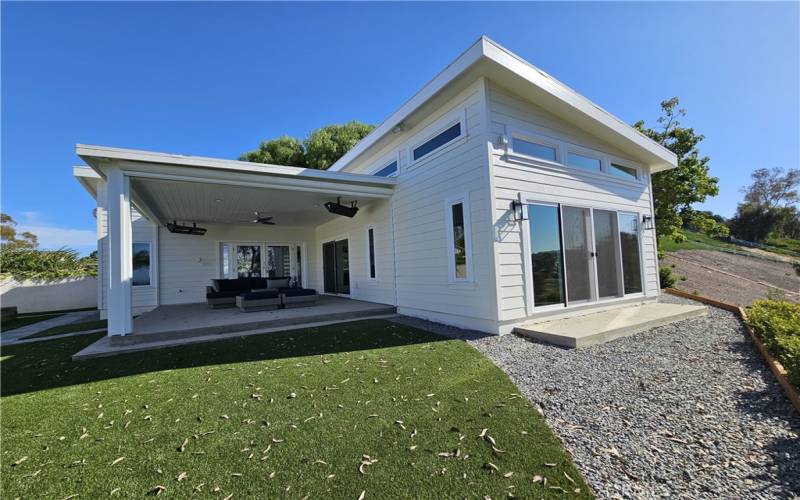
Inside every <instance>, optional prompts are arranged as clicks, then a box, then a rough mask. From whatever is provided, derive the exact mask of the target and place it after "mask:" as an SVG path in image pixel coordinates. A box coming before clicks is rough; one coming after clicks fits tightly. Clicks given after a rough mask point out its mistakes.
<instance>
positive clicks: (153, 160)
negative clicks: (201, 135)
mask: <svg viewBox="0 0 800 500" xmlns="http://www.w3.org/2000/svg"><path fill="white" fill-rule="evenodd" d="M76 153H77V155H78V156H80V157H81V158H83V159H84V160H85V161H86V162H87V163H89V164H90V165H92V163H94V162H92V160H105V159H109V160H127V161H134V162H143V163H150V164H164V165H174V166H183V167H202V168H208V169H215V170H226V171H232V172H241V173H249V174H253V175H261V176H283V177H296V178H305V179H318V180H322V181H334V182H343V183H351V184H352V183H358V184H367V185H375V186H383V187H388V188H390V189H391V188H392V187H393V186H394V185H395V184H396V183H397V181H396V180H395V179H392V178H382V177H373V176H369V175H364V174H351V173H346V172H331V171H328V170H315V169H311V168H300V167H288V166H285V165H270V164H266V163H251V162H245V161H237V160H225V159H219V158H207V157H200V156H183V155H175V154H167V153H157V152H152V151H141V150H135V149H122V148H112V147H106V146H93V145H85V144H78V145H77V146H76Z"/></svg>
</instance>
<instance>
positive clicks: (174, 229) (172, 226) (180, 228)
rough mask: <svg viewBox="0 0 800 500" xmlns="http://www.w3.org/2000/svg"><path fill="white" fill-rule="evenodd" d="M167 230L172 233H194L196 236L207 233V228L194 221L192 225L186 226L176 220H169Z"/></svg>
mask: <svg viewBox="0 0 800 500" xmlns="http://www.w3.org/2000/svg"><path fill="white" fill-rule="evenodd" d="M167 230H168V231H169V232H170V233H176V234H192V235H195V236H203V235H204V234H206V228H204V227H197V223H196V222H193V223H192V225H191V226H184V225H181V224H178V223H177V222H176V221H172V222H167Z"/></svg>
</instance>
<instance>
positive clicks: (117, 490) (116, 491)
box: [108, 488, 122, 496]
mask: <svg viewBox="0 0 800 500" xmlns="http://www.w3.org/2000/svg"><path fill="white" fill-rule="evenodd" d="M121 489H122V488H114V489H113V490H111V493H109V494H108V495H109V496H111V495H116V494H117V493H119V490H121Z"/></svg>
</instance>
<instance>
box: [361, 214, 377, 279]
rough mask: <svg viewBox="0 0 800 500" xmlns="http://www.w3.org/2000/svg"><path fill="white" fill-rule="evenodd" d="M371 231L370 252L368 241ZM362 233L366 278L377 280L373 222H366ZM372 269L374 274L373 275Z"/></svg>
mask: <svg viewBox="0 0 800 500" xmlns="http://www.w3.org/2000/svg"><path fill="white" fill-rule="evenodd" d="M370 231H372V248H371V250H372V252H371V253H370V242H369V233H370ZM364 234H365V238H366V247H367V258H366V259H365V260H366V263H367V280H369V281H378V256H377V252H376V249H375V226H374V225H373V224H368V225H367V226H365V227H364ZM373 270H374V274H375V275H374V276H373Z"/></svg>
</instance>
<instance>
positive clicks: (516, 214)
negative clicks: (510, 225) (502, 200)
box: [511, 193, 526, 222]
mask: <svg viewBox="0 0 800 500" xmlns="http://www.w3.org/2000/svg"><path fill="white" fill-rule="evenodd" d="M511 216H512V217H513V218H514V222H522V221H524V220H526V219H525V205H524V204H523V203H522V194H521V193H517V199H516V200H511Z"/></svg>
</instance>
